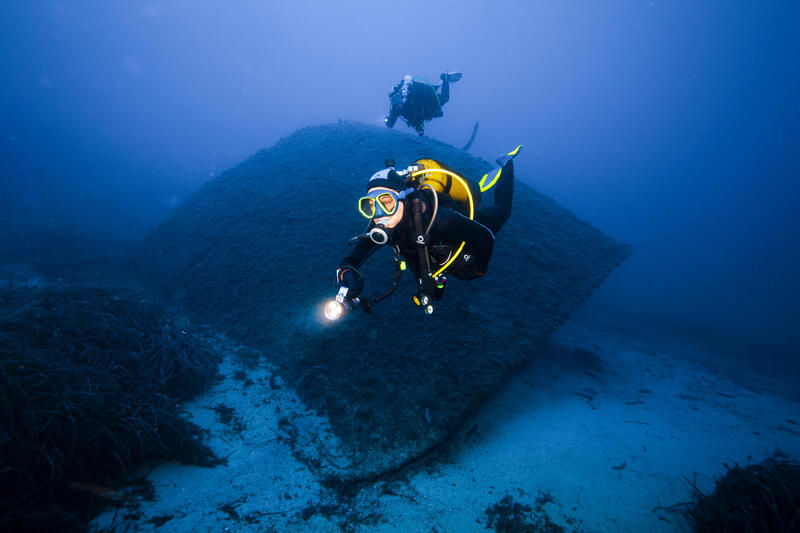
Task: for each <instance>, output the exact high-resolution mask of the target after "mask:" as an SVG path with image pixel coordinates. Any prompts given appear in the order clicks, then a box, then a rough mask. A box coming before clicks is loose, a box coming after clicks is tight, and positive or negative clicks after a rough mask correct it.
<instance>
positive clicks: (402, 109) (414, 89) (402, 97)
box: [383, 72, 461, 136]
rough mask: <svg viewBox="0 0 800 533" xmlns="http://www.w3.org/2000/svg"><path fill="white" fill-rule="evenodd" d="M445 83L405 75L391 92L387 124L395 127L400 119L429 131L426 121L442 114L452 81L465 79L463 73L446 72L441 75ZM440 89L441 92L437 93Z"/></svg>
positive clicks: (448, 97)
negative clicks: (439, 83) (435, 83)
mask: <svg viewBox="0 0 800 533" xmlns="http://www.w3.org/2000/svg"><path fill="white" fill-rule="evenodd" d="M439 78H441V80H442V84H441V86H439V85H434V84H432V83H431V82H429V81H428V80H426V79H424V78H418V77H415V76H405V77H404V78H403V79H402V81H400V82H399V83H398V84H397V85H395V86H394V87H392V90H391V91H389V103H390V108H389V116H388V117H386V118H385V119H383V121H384V122H385V123H386V126H387V127H389V128H391V127H394V123H395V122H397V119H398V118H402V119H403V121H405V123H406V124H408V125H409V126H411V127H412V128H414V129H415V130H417V132H418V133H419V134H420V136H422V135H423V134H424V133H425V124H424V123H425V122H426V121H428V120H431V119H434V118H436V117H441V116H442V115H443V114H442V106H443V105H444V104H445V103H447V101H448V100H450V82H453V83H455V82H457V81H458V80H460V79H461V73H460V72H442V74H441V76H439ZM437 91H438V92H437Z"/></svg>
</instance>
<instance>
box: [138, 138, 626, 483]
mask: <svg viewBox="0 0 800 533" xmlns="http://www.w3.org/2000/svg"><path fill="white" fill-rule="evenodd" d="M422 157H430V158H435V159H439V160H441V161H443V162H445V163H447V165H448V166H450V167H451V168H452V169H453V170H455V171H456V172H460V173H462V174H464V175H466V176H470V177H474V178H477V177H479V176H482V175H483V174H484V173H486V172H487V171H488V170H490V169H491V168H492V165H490V164H489V163H487V162H486V161H483V160H480V159H477V158H475V157H472V156H470V155H469V154H467V153H465V152H463V151H460V150H458V149H456V148H454V147H452V146H449V145H446V144H443V143H441V142H438V141H435V140H432V139H429V138H420V137H416V136H412V135H409V134H405V133H400V132H396V131H392V130H387V129H385V128H377V127H373V126H368V125H364V124H359V123H350V122H340V123H338V124H332V125H326V126H319V127H311V128H305V129H302V130H299V131H297V132H296V133H295V134H293V135H291V136H289V137H287V138H285V139H282V140H281V141H280V142H278V143H277V144H276V145H275V146H273V147H272V148H270V149H268V150H262V151H260V152H259V153H257V154H256V155H254V156H253V157H251V158H249V159H247V160H246V161H244V162H243V163H241V164H239V165H237V166H236V167H234V168H232V169H230V170H228V171H227V172H225V173H224V174H222V175H221V176H220V177H218V178H217V179H215V180H214V181H212V182H210V183H208V184H207V185H206V186H204V187H203V188H202V189H200V190H199V191H198V192H197V193H196V194H194V195H193V196H192V197H191V198H189V199H188V200H187V201H186V202H185V203H184V204H183V205H182V206H181V207H180V208H179V209H178V210H177V211H176V212H175V213H174V215H173V216H172V217H171V218H170V219H169V220H168V221H167V222H166V223H164V224H163V225H162V226H161V227H160V228H158V229H157V230H156V231H154V232H153V233H152V234H151V235H150V237H149V238H148V240H147V242H146V245H145V250H144V256H143V258H144V265H146V266H145V268H146V270H147V273H148V276H149V279H150V280H151V282H152V283H154V284H155V285H157V286H158V287H160V288H161V289H162V290H163V291H165V292H166V293H168V294H171V295H172V296H174V297H176V298H178V299H180V300H182V302H183V303H184V305H185V306H186V307H187V308H188V309H189V310H190V311H192V312H194V313H196V314H197V315H198V316H199V317H200V318H201V319H203V320H206V321H209V322H213V323H216V324H219V325H221V326H223V327H224V328H225V329H226V330H227V332H228V333H229V334H231V335H233V336H236V337H238V338H240V339H241V340H242V341H244V342H246V343H249V344H251V345H253V346H256V347H259V348H261V349H263V350H264V351H265V352H266V353H267V354H268V355H269V357H270V358H271V360H272V362H273V363H274V364H276V365H277V366H278V369H279V372H280V374H281V375H282V376H283V378H284V379H285V380H286V381H287V382H288V383H289V384H290V385H291V386H292V387H294V388H295V389H296V390H297V392H298V394H299V395H300V397H301V398H302V399H303V401H304V402H305V403H306V404H307V406H309V407H310V408H313V409H314V410H316V411H317V412H320V413H322V414H325V415H327V416H328V417H329V418H330V421H331V424H332V427H333V430H334V431H335V432H336V434H337V436H338V437H339V438H340V439H341V441H342V444H343V446H344V448H345V450H347V453H346V454H345V456H343V457H337V458H336V460H335V461H334V460H331V461H328V462H325V461H323V462H322V463H314V464H312V466H314V467H317V468H318V469H319V470H321V471H323V472H325V473H329V474H333V473H336V474H337V475H341V476H343V477H345V478H347V479H354V478H363V477H368V476H373V475H376V474H379V473H381V472H385V471H387V470H391V469H394V468H397V467H400V466H402V465H403V464H405V463H407V462H408V461H410V460H412V459H414V458H416V457H418V456H420V455H421V454H423V453H425V452H426V451H427V450H429V449H430V448H431V447H433V446H435V445H436V444H437V443H439V442H441V441H442V440H443V439H444V438H445V437H446V436H447V435H448V434H450V433H451V432H452V431H453V430H454V429H456V428H457V427H458V425H459V423H460V422H461V421H462V420H463V419H464V417H465V416H466V415H467V414H468V413H469V412H470V411H471V410H472V409H473V408H474V407H475V406H476V405H477V404H478V403H479V402H481V401H482V400H484V399H485V398H486V396H487V394H489V393H490V392H492V391H493V390H495V389H496V388H497V387H498V385H499V384H500V383H501V382H502V380H503V379H504V378H505V377H506V376H507V374H508V372H509V371H510V370H512V369H513V368H515V367H516V366H517V365H519V364H520V363H522V362H523V361H525V360H526V359H527V358H528V357H529V356H530V355H531V354H532V353H534V352H535V351H536V350H537V349H538V348H539V347H541V345H542V343H543V342H544V340H545V338H546V337H547V335H548V334H549V333H550V332H551V331H553V330H554V329H556V328H557V327H558V326H559V325H560V324H561V323H562V322H563V321H564V320H566V318H567V317H568V316H569V313H570V312H571V311H572V310H573V309H574V308H575V307H576V306H577V305H578V304H580V303H581V302H582V301H583V300H584V299H586V298H587V297H588V296H589V294H590V293H591V291H592V290H593V289H594V288H595V287H596V286H597V285H598V284H599V283H601V282H602V280H603V279H604V278H605V277H606V276H607V275H608V274H609V272H611V270H613V269H614V267H616V266H617V265H618V264H619V263H620V262H622V261H623V260H624V259H625V258H626V257H627V256H628V254H629V253H630V249H629V247H627V246H624V245H620V244H618V243H616V242H615V241H613V240H612V239H610V238H608V237H607V236H605V235H604V234H603V233H602V232H601V231H599V230H597V229H596V228H594V227H592V226H591V225H589V224H587V223H585V222H582V221H580V220H578V219H577V218H576V217H575V216H574V215H572V214H571V213H570V212H569V211H567V210H565V209H563V208H562V207H560V206H558V205H557V204H556V203H555V202H553V201H552V200H551V199H549V198H547V197H545V196H543V195H541V194H539V193H537V192H536V191H534V190H533V189H532V188H531V187H530V186H527V185H525V184H524V183H522V181H524V180H526V179H527V178H528V177H527V176H518V181H517V187H516V192H515V197H514V211H513V213H512V215H511V218H510V219H509V221H508V222H507V224H506V226H505V227H504V228H503V230H502V231H501V232H500V233H499V234H498V235H497V242H496V243H495V249H494V257H493V259H492V263H491V265H490V268H489V273H488V275H487V276H486V277H485V278H482V279H481V280H478V281H473V282H470V283H464V282H458V281H457V280H451V281H450V283H449V286H448V289H447V291H446V294H445V296H444V300H443V301H442V302H441V305H440V306H439V308H438V311H437V313H436V314H435V315H434V316H432V317H426V316H424V315H423V314H422V313H421V312H420V311H419V310H418V309H417V308H416V307H415V306H414V305H413V303H411V298H410V296H411V295H412V294H414V293H415V287H414V283H413V280H412V279H410V276H406V277H405V278H404V279H403V280H401V283H400V285H399V287H398V291H397V293H396V294H395V295H394V296H392V297H391V298H389V299H387V300H385V301H384V302H381V303H380V304H379V305H377V306H376V307H375V310H374V312H373V314H371V315H366V314H364V313H362V312H361V311H358V310H356V311H355V312H353V313H351V315H349V316H347V317H346V318H345V319H344V320H343V321H341V322H340V323H336V324H334V325H330V324H325V323H324V322H323V321H322V320H321V319H320V317H319V311H320V306H321V303H322V302H323V300H324V299H325V298H329V297H331V296H332V295H333V294H334V293H335V289H334V287H333V284H332V281H333V278H334V275H333V274H334V271H335V269H336V268H337V267H338V265H339V262H340V260H341V259H342V258H343V257H344V256H345V255H346V253H347V251H348V248H347V246H348V245H347V240H348V239H349V238H350V237H351V236H353V235H355V234H358V233H360V232H361V231H363V229H364V222H363V219H361V218H360V217H359V215H358V212H357V210H356V199H357V198H358V197H359V196H361V195H362V194H363V192H364V185H365V182H366V180H367V178H368V177H369V176H370V175H371V174H372V173H373V172H374V171H375V170H376V169H380V168H383V161H384V159H387V158H393V159H395V160H396V162H397V165H398V167H401V166H405V165H408V164H410V163H411V162H412V161H414V160H415V159H418V158H422ZM523 157H524V154H523ZM484 201H486V202H491V201H492V200H491V198H490V197H487V198H485V199H484ZM363 272H364V273H365V275H366V276H367V286H366V289H365V294H366V295H368V296H373V297H374V296H376V295H377V294H379V293H381V292H383V291H384V290H385V289H386V288H387V287H388V285H389V281H390V278H391V275H392V274H393V272H394V267H393V264H392V261H391V254H390V253H389V251H388V250H382V251H380V252H378V253H376V254H375V255H374V256H373V257H372V258H371V259H370V260H369V261H368V262H367V263H366V265H365V267H364V268H363Z"/></svg>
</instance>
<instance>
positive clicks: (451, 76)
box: [439, 70, 463, 83]
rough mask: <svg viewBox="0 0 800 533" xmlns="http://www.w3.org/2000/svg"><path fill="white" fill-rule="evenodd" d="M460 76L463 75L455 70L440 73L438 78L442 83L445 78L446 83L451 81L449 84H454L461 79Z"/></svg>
mask: <svg viewBox="0 0 800 533" xmlns="http://www.w3.org/2000/svg"><path fill="white" fill-rule="evenodd" d="M462 75H463V73H461V72H459V71H457V70H451V71H448V72H442V75H441V76H439V77H440V78H442V81H444V80H445V78H446V79H447V80H448V81H451V82H453V83H455V82H457V81H458V80H460V79H461V76H462Z"/></svg>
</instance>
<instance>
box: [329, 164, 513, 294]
mask: <svg viewBox="0 0 800 533" xmlns="http://www.w3.org/2000/svg"><path fill="white" fill-rule="evenodd" d="M513 195H514V165H513V161H509V162H508V163H506V165H505V166H504V167H503V172H502V174H501V179H500V181H499V182H498V183H497V185H496V186H495V191H494V204H493V205H490V206H482V207H480V208H479V209H478V212H477V215H476V217H475V220H470V219H469V218H468V217H467V216H464V215H463V214H461V213H459V212H458V211H457V210H455V209H453V207H455V206H451V207H448V206H446V205H443V204H444V202H445V201H446V200H447V198H446V197H444V196H442V195H439V207H438V211H437V214H436V220H435V221H434V223H433V226H431V230H430V234H429V236H428V254H429V256H430V260H431V272H433V273H435V272H436V271H438V270H439V268H441V267H442V265H444V264H445V263H446V262H447V261H448V259H450V257H451V256H452V254H453V253H455V251H456V250H457V249H458V246H459V245H460V244H461V242H466V245H465V246H464V248H463V249H462V250H461V251H460V252H459V256H458V257H457V258H456V259H455V260H454V261H453V262H452V263H451V264H450V266H448V267H447V270H446V271H445V273H446V274H451V275H453V276H454V277H456V278H458V279H462V280H471V279H475V278H477V277H480V276H482V275H484V274H485V273H486V270H487V268H488V267H489V260H490V259H491V257H492V250H493V249H494V238H495V235H494V234H495V233H496V232H497V231H499V230H500V228H501V227H502V226H503V224H505V222H506V220H508V217H509V215H510V214H511V201H512V198H513ZM415 199H420V200H422V213H421V214H422V216H421V218H422V229H423V231H424V230H425V228H427V227H428V224H429V223H430V220H431V215H432V213H433V205H434V202H433V193H432V192H431V191H430V190H427V189H422V190H420V191H415V192H413V193H411V194H409V195H408V197H407V198H406V199H405V200H404V202H405V207H404V213H403V219H402V220H401V221H400V223H399V224H398V225H397V226H396V227H395V228H394V239H393V241H392V242H390V243H389V244H394V245H396V246H397V249H398V250H399V252H400V255H402V256H403V257H404V258H405V259H406V263H407V264H408V266H409V267H410V268H411V270H412V271H413V272H414V275H415V276H416V277H417V278H418V279H419V278H420V277H421V275H422V273H423V268H422V266H421V265H422V263H421V262H420V253H421V251H422V247H421V246H419V245H418V244H417V242H416V238H417V229H416V227H415V224H413V223H412V218H413V208H412V205H413V201H414V200H415ZM370 227H372V225H370ZM379 246H380V245H378V244H375V243H374V242H372V241H371V240H370V239H362V240H361V241H360V242H359V243H358V245H356V247H355V249H353V251H352V253H350V254H349V255H348V256H347V257H345V258H344V259H343V260H342V263H341V265H340V266H342V267H344V266H348V265H349V266H354V267H356V268H359V267H360V266H361V265H362V264H363V263H364V261H366V259H367V258H368V257H369V256H370V255H371V253H372V252H373V251H374V250H375V249H377V248H378V247H379Z"/></svg>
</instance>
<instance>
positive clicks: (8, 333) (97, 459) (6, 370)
mask: <svg viewBox="0 0 800 533" xmlns="http://www.w3.org/2000/svg"><path fill="white" fill-rule="evenodd" d="M218 363H219V356H218V355H217V354H216V353H214V352H212V351H211V350H209V349H208V348H207V347H206V346H205V345H204V344H202V343H201V342H198V341H197V340H195V339H194V338H193V337H192V335H190V334H188V333H186V332H185V331H182V330H181V329H180V328H178V327H176V326H175V325H174V324H173V323H172V322H171V320H170V319H169V317H168V316H167V314H166V313H165V312H164V311H162V310H161V309H160V308H158V307H156V306H154V305H153V304H152V303H148V302H147V301H145V300H140V299H138V298H134V297H131V296H130V295H128V296H126V295H124V294H121V293H120V292H119V291H113V290H110V289H103V288H98V287H85V286H66V287H61V288H58V289H55V288H48V289H27V288H19V289H16V288H15V289H13V290H8V291H4V292H3V293H2V294H1V295H0V400H1V401H2V406H3V409H2V411H0V530H2V531H6V530H12V531H37V530H40V531H45V530H47V531H65V530H82V529H86V524H87V521H88V520H89V519H90V518H91V517H92V516H93V515H94V514H95V513H96V512H97V511H98V510H99V509H98V508H99V506H100V505H102V504H107V503H117V504H118V505H119V504H120V499H121V498H124V497H123V496H121V494H122V493H121V491H120V490H119V488H120V487H122V486H123V485H125V484H126V483H130V482H131V480H132V479H133V478H135V477H136V476H137V474H138V475H139V476H141V474H142V471H143V470H144V468H146V467H147V466H149V465H152V464H154V463H155V462H158V461H162V460H177V461H181V462H184V463H193V464H200V465H213V464H217V463H218V462H219V460H218V459H217V458H216V457H215V456H214V454H213V452H211V450H210V449H209V448H208V447H207V446H205V445H204V444H203V443H202V441H201V437H202V430H201V428H200V427H198V426H196V425H195V424H193V423H191V422H189V421H187V420H185V419H184V418H182V417H181V415H180V406H179V403H178V402H179V401H180V400H186V399H189V398H191V397H193V396H195V395H197V394H198V393H200V392H202V391H203V390H204V389H205V388H206V387H207V386H208V385H209V384H210V383H212V382H213V380H214V378H215V376H216V374H217V366H218Z"/></svg>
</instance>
